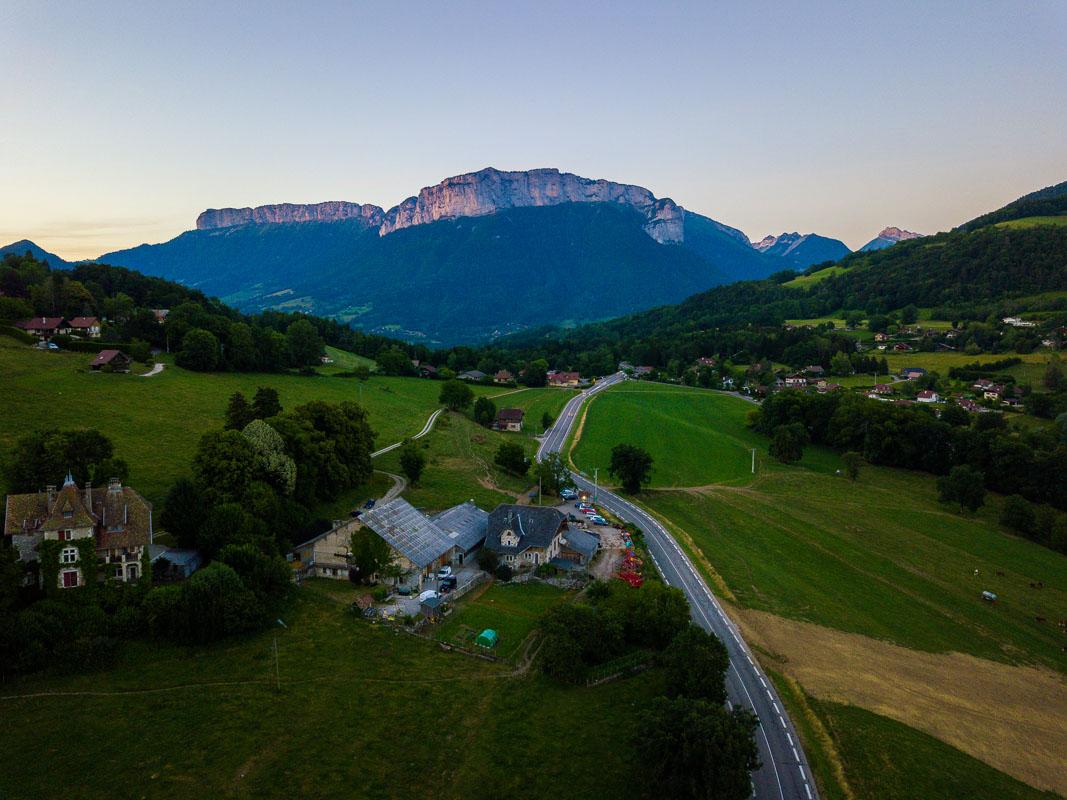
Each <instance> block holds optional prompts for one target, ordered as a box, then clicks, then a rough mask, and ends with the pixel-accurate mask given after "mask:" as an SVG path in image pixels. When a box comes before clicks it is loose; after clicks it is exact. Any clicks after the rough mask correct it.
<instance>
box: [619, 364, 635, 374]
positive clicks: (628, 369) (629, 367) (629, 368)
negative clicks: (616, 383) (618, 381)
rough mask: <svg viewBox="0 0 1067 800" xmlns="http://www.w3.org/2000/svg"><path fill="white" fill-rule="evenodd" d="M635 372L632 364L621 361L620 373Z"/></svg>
mask: <svg viewBox="0 0 1067 800" xmlns="http://www.w3.org/2000/svg"><path fill="white" fill-rule="evenodd" d="M633 371H634V365H633V364H631V363H630V362H629V361H620V362H619V372H633Z"/></svg>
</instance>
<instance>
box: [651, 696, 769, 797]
mask: <svg viewBox="0 0 1067 800" xmlns="http://www.w3.org/2000/svg"><path fill="white" fill-rule="evenodd" d="M758 725H759V722H758V720H757V719H756V717H755V715H753V714H752V713H751V712H750V711H748V710H746V709H742V708H740V707H738V708H736V709H734V710H733V711H727V710H726V709H725V708H724V707H723V706H722V705H720V704H718V703H708V702H705V701H703V700H693V699H690V698H687V697H678V698H675V699H673V700H669V699H667V698H665V697H657V698H656V699H655V700H653V701H652V702H651V703H650V705H649V707H648V708H647V709H646V710H645V711H644V712H642V713H640V714H639V716H638V720H637V733H636V736H635V742H634V744H635V746H636V749H637V761H638V763H640V764H641V765H642V770H641V771H640V772H641V775H642V776H643V779H644V781H645V787H646V790H645V795H646V796H647V797H670V798H679V799H680V800H690V799H692V800H697V799H699V800H743V798H748V797H749V796H750V795H751V793H752V785H751V783H750V778H749V776H750V774H751V773H752V771H753V770H756V769H758V768H759V766H760V761H759V752H758V750H757V749H756V739H755V730H756V728H757V727H758Z"/></svg>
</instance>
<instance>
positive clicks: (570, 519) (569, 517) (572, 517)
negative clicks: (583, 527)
mask: <svg viewBox="0 0 1067 800" xmlns="http://www.w3.org/2000/svg"><path fill="white" fill-rule="evenodd" d="M567 521H568V522H577V521H578V518H577V517H576V516H574V514H568V515H567Z"/></svg>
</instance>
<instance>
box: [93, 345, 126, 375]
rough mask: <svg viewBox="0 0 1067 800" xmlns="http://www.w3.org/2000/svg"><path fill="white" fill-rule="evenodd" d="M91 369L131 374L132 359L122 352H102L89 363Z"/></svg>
mask: <svg viewBox="0 0 1067 800" xmlns="http://www.w3.org/2000/svg"><path fill="white" fill-rule="evenodd" d="M89 369H93V370H101V371H105V372H129V371H130V357H129V356H128V355H126V354H125V353H123V352H122V351H121V350H101V351H100V352H99V353H97V355H96V358H94V359H93V360H92V361H90V362H89Z"/></svg>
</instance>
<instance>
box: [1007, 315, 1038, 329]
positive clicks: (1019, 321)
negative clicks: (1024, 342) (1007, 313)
mask: <svg viewBox="0 0 1067 800" xmlns="http://www.w3.org/2000/svg"><path fill="white" fill-rule="evenodd" d="M1001 322H1003V323H1004V324H1005V325H1011V327H1013V328H1033V327H1035V326H1036V323H1034V322H1031V321H1030V320H1027V319H1023V318H1022V317H1004V319H1002V320H1001Z"/></svg>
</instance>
